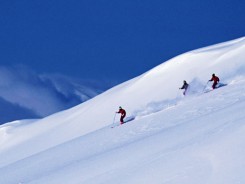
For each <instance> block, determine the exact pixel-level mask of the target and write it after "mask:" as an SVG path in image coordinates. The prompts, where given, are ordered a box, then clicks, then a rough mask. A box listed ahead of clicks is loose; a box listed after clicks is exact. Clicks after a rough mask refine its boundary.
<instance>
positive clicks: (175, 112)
mask: <svg viewBox="0 0 245 184" xmlns="http://www.w3.org/2000/svg"><path fill="white" fill-rule="evenodd" d="M244 53H245V38H240V39H237V40H233V41H230V42H226V43H221V44H218V45H214V46H210V47H206V48H203V49H198V50H195V51H191V52H188V53H185V54H182V55H180V56H178V57H175V58H173V59H171V60H169V61H167V62H165V63H163V64H162V65H159V66H157V67H155V68H153V69H152V70H150V71H148V72H146V73H144V74H142V75H141V76H139V77H137V78H135V79H132V80H130V81H128V82H125V83H123V84H121V85H118V86H116V87H114V88H112V89H110V90H108V91H106V92H105V93H103V94H101V95H99V96H97V97H95V98H93V99H91V100H89V101H87V102H85V103H83V104H81V105H79V106H76V107H74V108H72V109H69V110H66V111H63V112H60V113H56V114H54V115H52V116H49V117H47V118H44V119H42V120H29V121H16V122H12V123H9V124H5V125H2V126H0V153H1V157H0V183H4V184H16V183H23V184H26V183H28V184H29V183H35V184H36V183H42V184H43V183H45V184H49V183H50V184H57V183H64V184H68V183H69V184H73V183H74V184H76V183H79V184H81V183H82V184H86V183H88V184H93V183H96V184H98V183H101V184H102V183H103V184H104V183H106V184H108V183H127V184H136V183H145V184H148V183H154V184H158V183H159V184H160V183H161V184H163V183H164V184H179V183H181V184H185V183H186V184H187V183H188V184H196V183H198V184H202V183H203V184H204V183H205V184H206V183H207V184H236V183H237V184H238V183H245V176H244V171H243V168H244V166H245V156H244V155H245V142H244V137H245V124H244V123H245V115H244V110H243V109H244V107H245V54H244ZM212 73H216V74H217V75H218V76H219V77H220V79H221V83H224V84H228V85H227V86H224V87H221V88H218V89H216V90H214V91H212V92H209V93H203V89H204V87H205V85H206V83H207V81H208V80H209V79H210V77H211V74H212ZM183 80H187V82H189V83H190V86H191V88H190V91H189V95H188V96H186V97H185V98H184V97H183V96H182V95H181V91H179V90H178V88H179V87H180V86H181V85H182V81H183ZM209 85H211V84H209ZM206 88H208V87H206ZM119 105H121V106H122V107H124V108H125V109H126V110H127V112H128V116H134V117H135V120H133V121H131V122H128V123H126V124H125V125H123V126H118V127H115V128H113V129H112V128H110V127H111V124H112V121H113V117H114V113H115V111H117V108H118V106H119ZM118 118H119V117H118V116H117V117H116V120H117V121H118Z"/></svg>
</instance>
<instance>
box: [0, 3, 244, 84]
mask: <svg viewBox="0 0 245 184" xmlns="http://www.w3.org/2000/svg"><path fill="white" fill-rule="evenodd" d="M244 8H245V1H244V0H2V1H0V52H1V54H0V65H3V66H12V65H16V64H24V65H26V66H29V67H30V68H33V69H34V70H36V71H38V72H40V73H61V74H64V75H67V76H72V77H77V78H87V79H90V78H92V79H97V80H100V79H102V78H103V79H108V80H118V81H123V80H127V79H130V78H133V77H135V76H138V75H140V74H142V73H143V72H145V71H147V70H149V69H151V68H153V67H155V66H156V65H158V64H160V63H162V62H163V61H165V60H167V59H170V58H172V57H174V56H176V55H178V54H181V53H183V52H186V51H189V50H193V49H196V48H200V47H203V46H208V45H211V44H215V43H218V42H223V41H228V40H231V39H235V38H239V37H242V36H245V34H244V33H245V11H244Z"/></svg>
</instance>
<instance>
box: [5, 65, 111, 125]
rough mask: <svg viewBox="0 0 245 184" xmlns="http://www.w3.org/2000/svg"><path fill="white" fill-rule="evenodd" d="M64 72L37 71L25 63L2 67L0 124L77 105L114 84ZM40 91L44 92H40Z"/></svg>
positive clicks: (41, 115)
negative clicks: (84, 78)
mask: <svg viewBox="0 0 245 184" xmlns="http://www.w3.org/2000/svg"><path fill="white" fill-rule="evenodd" d="M98 83H99V82H97V83H95V82H93V81H88V80H86V81H84V80H83V81H82V80H77V79H71V78H68V77H65V76H61V75H57V74H56V75H54V74H52V75H51V74H42V75H40V74H37V73H36V72H34V71H32V70H30V69H27V68H26V67H24V66H16V67H0V112H1V114H4V116H0V124H2V123H6V122H10V121H13V120H16V119H27V118H28V119H30V118H43V117H45V116H48V115H50V114H53V113H55V112H59V111H61V110H64V109H68V108H70V107H73V106H75V105H78V104H80V103H82V102H84V101H86V100H88V99H91V98H93V97H94V96H96V95H98V94H100V93H102V92H103V91H105V90H106V89H108V88H109V86H110V87H111V86H112V85H111V84H108V83H107V82H102V81H101V83H103V84H105V86H104V87H103V88H102V86H101V85H99V84H98ZM40 94H41V95H40Z"/></svg>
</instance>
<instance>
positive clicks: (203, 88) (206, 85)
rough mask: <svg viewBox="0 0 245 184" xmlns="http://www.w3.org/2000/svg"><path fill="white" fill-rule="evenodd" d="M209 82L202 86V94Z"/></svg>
mask: <svg viewBox="0 0 245 184" xmlns="http://www.w3.org/2000/svg"><path fill="white" fill-rule="evenodd" d="M208 83H209V81H208V82H207V84H206V85H205V86H204V88H203V90H202V92H204V90H205V89H206V87H207V85H208Z"/></svg>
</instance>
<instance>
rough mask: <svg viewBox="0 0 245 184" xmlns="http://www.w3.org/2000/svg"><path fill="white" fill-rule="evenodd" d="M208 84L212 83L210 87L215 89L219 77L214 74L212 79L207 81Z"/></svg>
mask: <svg viewBox="0 0 245 184" xmlns="http://www.w3.org/2000/svg"><path fill="white" fill-rule="evenodd" d="M209 81H210V82H211V81H214V83H213V85H212V88H213V89H215V88H216V86H217V84H218V83H219V77H217V76H215V74H213V75H212V78H211V79H210V80H209Z"/></svg>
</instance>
